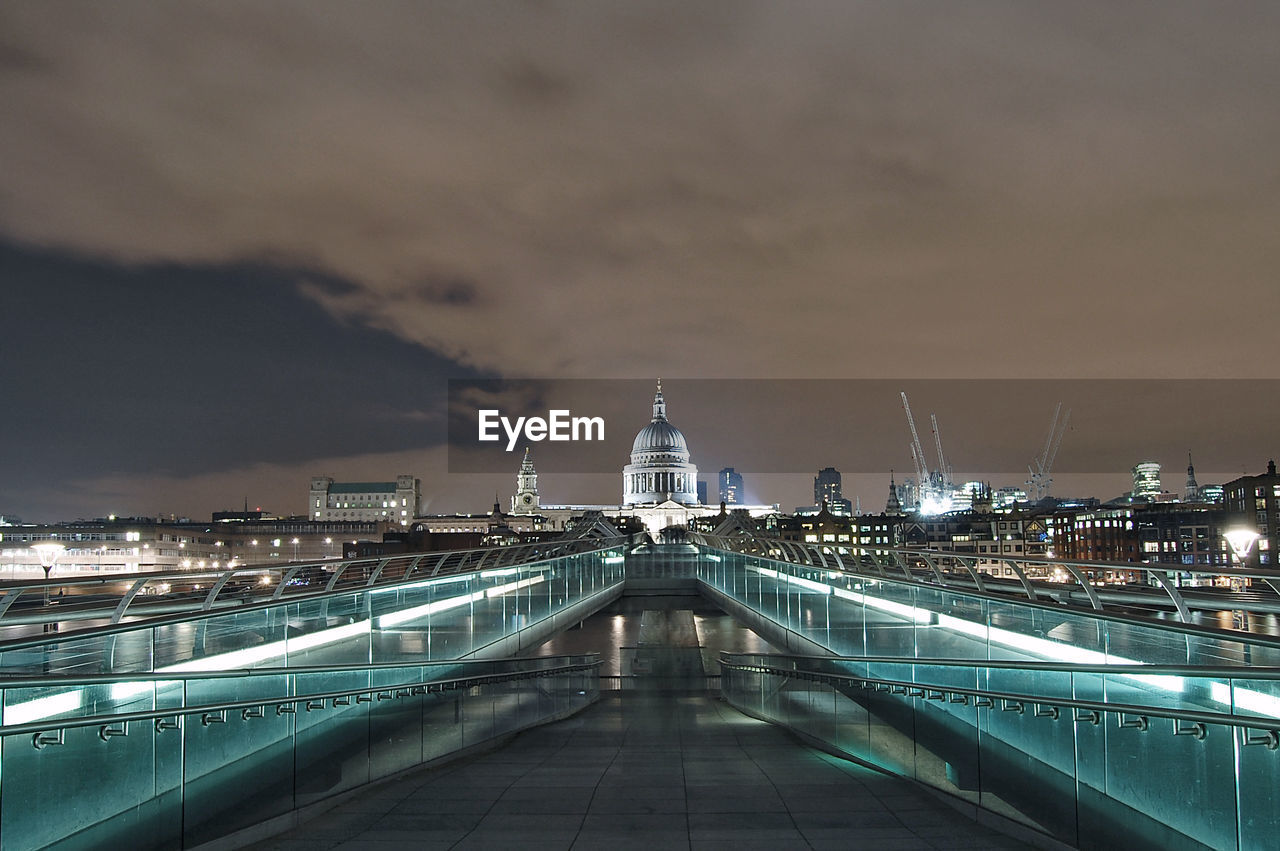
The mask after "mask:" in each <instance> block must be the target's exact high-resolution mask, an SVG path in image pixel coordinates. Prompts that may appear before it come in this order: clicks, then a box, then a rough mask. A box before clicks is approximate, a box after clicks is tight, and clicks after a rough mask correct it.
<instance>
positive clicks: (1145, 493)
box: [1132, 461, 1164, 500]
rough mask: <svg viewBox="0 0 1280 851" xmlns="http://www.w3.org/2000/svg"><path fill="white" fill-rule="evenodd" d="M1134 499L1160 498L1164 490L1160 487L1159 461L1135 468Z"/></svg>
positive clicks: (1144, 463) (1137, 465)
mask: <svg viewBox="0 0 1280 851" xmlns="http://www.w3.org/2000/svg"><path fill="white" fill-rule="evenodd" d="M1132 472H1133V497H1134V499H1150V500H1155V499H1157V498H1159V496H1160V494H1161V492H1162V491H1163V490H1164V488H1163V487H1161V485H1160V464H1159V462H1157V461H1143V462H1141V463H1139V464H1135V465H1134V467H1133V471H1132Z"/></svg>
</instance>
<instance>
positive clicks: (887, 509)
mask: <svg viewBox="0 0 1280 851" xmlns="http://www.w3.org/2000/svg"><path fill="white" fill-rule="evenodd" d="M884 513H885V514H888V515H891V516H893V517H897V516H899V515H900V514H902V502H901V500H899V499H898V485H897V484H896V483H895V482H894V481H893V471H892V470H890V471H889V498H888V499H887V500H885V503H884Z"/></svg>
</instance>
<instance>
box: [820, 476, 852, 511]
mask: <svg viewBox="0 0 1280 851" xmlns="http://www.w3.org/2000/svg"><path fill="white" fill-rule="evenodd" d="M813 504H814V506H815V507H820V506H822V505H826V506H827V508H828V509H830V511H831V513H832V514H836V515H840V516H844V517H848V516H849V515H851V514H853V506H852V505H851V504H850V502H849V500H847V499H845V498H844V486H843V480H842V478H841V476H840V471H839V470H837V469H836V468H835V467H823V468H822V469H821V470H819V471H818V475H816V476H814V477H813Z"/></svg>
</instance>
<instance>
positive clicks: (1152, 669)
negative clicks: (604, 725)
mask: <svg viewBox="0 0 1280 851" xmlns="http://www.w3.org/2000/svg"><path fill="white" fill-rule="evenodd" d="M745 657H754V658H758V659H786V660H801V661H806V662H808V661H814V662H851V663H855V664H857V663H863V662H865V663H870V664H897V665H932V666H937V667H954V668H999V669H1005V670H1029V671H1048V672H1055V671H1061V672H1065V673H1078V674H1125V675H1139V676H1148V675H1150V676H1155V675H1163V676H1177V677H1188V678H1191V677H1228V678H1231V679H1235V680H1280V666H1265V667H1264V666H1258V667H1254V666H1252V665H1249V666H1246V665H1234V666H1233V665H1174V664H1155V665H1106V664H1085V663H1078V662H1047V661H1040V660H1034V659H1033V660H1028V661H1018V660H1014V659H990V660H986V659H939V658H928V657H920V658H916V657H914V656H912V657H902V656H819V655H816V654H803V653H741V652H729V651H724V650H722V651H721V652H720V658H721V659H736V658H745ZM735 664H736V663H735Z"/></svg>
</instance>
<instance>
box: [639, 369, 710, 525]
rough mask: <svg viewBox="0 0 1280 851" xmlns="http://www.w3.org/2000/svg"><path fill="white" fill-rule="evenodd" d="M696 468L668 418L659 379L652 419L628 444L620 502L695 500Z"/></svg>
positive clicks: (686, 502) (683, 502) (685, 502)
mask: <svg viewBox="0 0 1280 851" xmlns="http://www.w3.org/2000/svg"><path fill="white" fill-rule="evenodd" d="M697 483H698V468H697V466H695V465H694V464H693V463H692V462H691V461H690V460H689V446H688V444H687V443H686V442H685V438H684V435H683V434H682V433H681V432H680V429H678V428H676V427H675V426H674V425H672V424H671V422H670V421H669V420H668V419H667V403H666V401H665V400H664V399H663V397H662V381H661V379H659V381H658V390H657V392H656V393H655V394H654V396H653V419H652V420H650V422H649V424H648V425H647V426H645V427H644V428H642V429H640V431H639V433H638V434H636V439H635V440H634V441H633V442H632V444H631V463H630V464H628V465H627V466H626V467H624V468H623V470H622V504H623V505H624V506H626V505H658V504H660V503H664V502H674V503H676V504H677V505H697V504H698V484H697Z"/></svg>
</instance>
